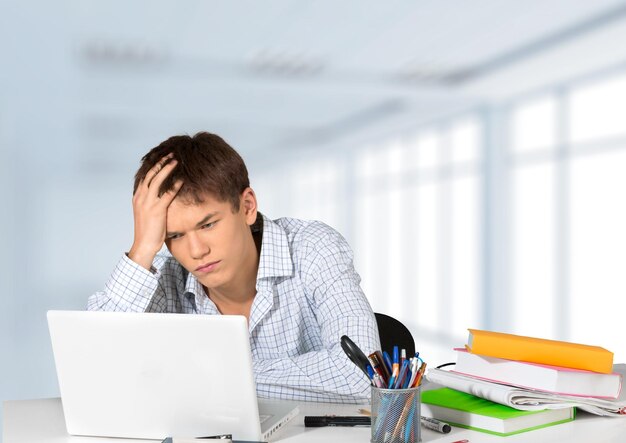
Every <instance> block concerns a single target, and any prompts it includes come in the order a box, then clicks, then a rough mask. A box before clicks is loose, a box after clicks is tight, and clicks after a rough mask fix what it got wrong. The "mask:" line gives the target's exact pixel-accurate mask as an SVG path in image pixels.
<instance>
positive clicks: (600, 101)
mask: <svg viewBox="0 0 626 443" xmlns="http://www.w3.org/2000/svg"><path fill="white" fill-rule="evenodd" d="M570 106H571V107H570V116H571V123H570V125H569V127H570V128H571V129H570V140H571V141H572V142H574V143H576V142H586V141H590V140H593V139H595V138H603V137H613V136H617V135H623V134H626V75H621V76H619V77H614V78H612V79H610V80H608V81H603V82H601V83H595V84H593V85H588V86H585V87H582V88H578V89H576V90H574V91H573V92H572V94H571V97H570Z"/></svg>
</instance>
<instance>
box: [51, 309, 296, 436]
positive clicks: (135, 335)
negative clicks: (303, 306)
mask: <svg viewBox="0 0 626 443" xmlns="http://www.w3.org/2000/svg"><path fill="white" fill-rule="evenodd" d="M48 326H49V329H50V337H51V340H52V348H53V352H54V360H55V364H56V370H57V376H58V381H59V389H60V392H61V399H62V403H63V411H64V414H65V421H66V426H67V431H68V433H69V434H72V435H90V436H106V437H126V438H150V439H163V438H165V437H168V436H193V437H199V436H208V435H217V434H232V435H233V438H234V439H236V440H261V439H264V438H267V437H268V436H269V434H270V433H271V432H270V431H275V429H276V428H277V427H280V426H281V425H282V424H283V423H284V422H285V421H286V420H288V419H289V418H291V417H293V416H294V415H295V414H297V408H296V410H294V407H293V406H291V407H289V406H286V407H285V408H284V410H283V411H280V410H276V408H274V410H273V411H272V412H271V413H270V415H271V416H270V417H269V418H268V417H267V416H266V417H265V418H267V419H266V420H264V425H265V427H268V428H270V429H267V430H265V431H263V430H262V429H261V423H260V419H259V409H258V403H257V397H256V389H255V385H254V378H253V373H252V357H251V353H250V342H249V337H248V327H247V322H246V319H245V317H243V316H235V315H223V316H207V315H189V314H157V313H120V312H88V311H49V312H48ZM274 406H275V407H276V406H277V405H274ZM281 414H282V415H281ZM271 428H273V429H271Z"/></svg>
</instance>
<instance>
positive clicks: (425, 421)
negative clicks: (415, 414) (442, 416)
mask: <svg viewBox="0 0 626 443" xmlns="http://www.w3.org/2000/svg"><path fill="white" fill-rule="evenodd" d="M420 422H421V423H422V426H424V427H425V428H428V429H432V430H433V431H437V432H441V433H442V434H447V433H449V432H450V431H451V430H452V427H451V426H450V425H449V424H448V423H444V422H442V421H439V420H437V419H436V418H430V417H424V416H423V415H422V416H421V417H420Z"/></svg>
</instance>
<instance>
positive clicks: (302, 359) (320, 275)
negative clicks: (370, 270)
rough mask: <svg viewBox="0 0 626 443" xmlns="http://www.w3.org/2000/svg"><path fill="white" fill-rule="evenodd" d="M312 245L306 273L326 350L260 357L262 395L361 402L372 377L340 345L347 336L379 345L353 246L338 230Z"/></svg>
mask: <svg viewBox="0 0 626 443" xmlns="http://www.w3.org/2000/svg"><path fill="white" fill-rule="evenodd" d="M325 228H326V232H327V233H328V234H327V235H326V234H325V235H323V237H324V238H319V239H317V241H316V242H315V243H314V244H313V243H312V244H311V245H310V246H309V252H308V253H307V255H306V259H305V260H304V261H303V267H302V270H301V273H302V278H303V281H304V283H305V286H306V290H307V292H309V297H310V298H309V302H310V304H311V305H312V308H313V310H314V314H315V317H316V318H317V322H318V324H319V327H320V335H321V339H322V343H323V349H321V350H318V351H314V352H308V353H305V354H302V355H299V356H295V357H288V358H280V359H272V360H256V361H255V362H254V368H255V374H256V383H257V392H258V394H259V396H262V397H278V398H285V399H302V400H311V401H329V402H340V403H358V402H367V401H369V395H370V382H369V380H368V379H367V377H366V376H365V375H364V374H363V372H361V371H360V370H359V369H358V368H357V367H356V365H355V364H354V363H352V362H351V361H350V360H349V359H348V357H347V356H346V355H345V353H344V352H343V350H342V349H341V345H340V339H341V336H342V335H347V336H349V337H350V338H351V339H352V340H353V341H354V342H355V343H356V344H357V345H358V346H359V347H360V348H361V349H362V350H363V352H364V353H365V354H370V353H372V352H374V351H375V350H377V349H380V340H379V336H378V328H377V326H376V318H375V316H374V313H373V311H372V309H371V307H370V305H369V303H368V301H367V299H366V297H365V295H364V294H363V291H362V290H361V287H360V285H359V284H360V277H359V276H358V274H357V273H356V271H355V270H354V267H353V264H352V251H351V250H350V248H349V246H348V244H347V242H346V241H345V240H344V239H343V237H341V236H340V235H339V234H338V233H336V232H335V231H333V230H331V229H330V228H327V227H325Z"/></svg>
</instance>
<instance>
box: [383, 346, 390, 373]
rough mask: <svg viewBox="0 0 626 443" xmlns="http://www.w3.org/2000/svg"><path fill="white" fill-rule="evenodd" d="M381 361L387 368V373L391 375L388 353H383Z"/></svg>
mask: <svg viewBox="0 0 626 443" xmlns="http://www.w3.org/2000/svg"><path fill="white" fill-rule="evenodd" d="M383 361H384V362H385V366H386V367H387V372H389V373H391V357H389V352H387V351H383Z"/></svg>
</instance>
